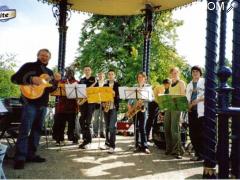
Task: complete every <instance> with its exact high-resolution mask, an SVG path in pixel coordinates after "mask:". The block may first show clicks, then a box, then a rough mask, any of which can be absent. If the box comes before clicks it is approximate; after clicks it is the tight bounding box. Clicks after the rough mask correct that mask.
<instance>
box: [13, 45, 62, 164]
mask: <svg viewBox="0 0 240 180" xmlns="http://www.w3.org/2000/svg"><path fill="white" fill-rule="evenodd" d="M50 58H51V53H50V51H49V50H48V49H40V50H39V51H38V53H37V61H36V62H30V63H26V64H24V65H23V66H22V67H21V68H20V69H19V70H18V71H17V72H16V73H15V74H14V75H13V76H12V77H11V81H12V82H13V83H15V84H19V85H40V84H42V83H43V80H42V79H41V78H40V77H39V76H40V75H42V74H46V76H47V79H48V80H50V79H51V77H53V80H51V81H50V83H52V84H53V86H52V87H48V88H46V89H45V90H44V93H43V95H42V96H41V97H40V98H37V99H29V98H27V97H24V96H23V95H22V96H21V100H22V103H23V110H22V117H21V126H20V129H19V136H18V139H17V143H16V154H15V163H14V169H24V165H25V162H26V161H27V162H45V161H46V159H45V158H42V157H40V156H38V155H36V154H35V153H36V151H37V147H38V145H39V140H40V132H41V128H42V125H43V121H44V118H45V115H46V112H47V106H48V101H49V93H50V92H52V91H54V90H55V89H56V88H57V83H58V81H59V80H60V79H61V75H60V74H58V73H56V74H53V72H52V71H51V70H50V69H49V68H47V65H48V62H49V60H50Z"/></svg>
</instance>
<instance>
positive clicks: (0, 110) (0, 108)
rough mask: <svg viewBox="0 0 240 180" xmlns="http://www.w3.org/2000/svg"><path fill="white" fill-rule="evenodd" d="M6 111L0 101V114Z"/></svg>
mask: <svg viewBox="0 0 240 180" xmlns="http://www.w3.org/2000/svg"><path fill="white" fill-rule="evenodd" d="M6 112H8V110H7V109H6V108H5V106H4V104H3V102H2V101H0V113H6Z"/></svg>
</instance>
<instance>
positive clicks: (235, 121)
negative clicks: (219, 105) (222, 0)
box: [231, 0, 240, 179]
mask: <svg viewBox="0 0 240 180" xmlns="http://www.w3.org/2000/svg"><path fill="white" fill-rule="evenodd" d="M234 3H235V5H236V6H235V7H234V8H233V10H234V12H233V56H232V69H233V75H232V87H233V88H234V90H233V94H232V105H233V106H234V107H240V0H235V1H234ZM231 162H232V175H233V176H235V177H236V178H237V179H239V178H240V118H239V115H234V116H232V149H231Z"/></svg>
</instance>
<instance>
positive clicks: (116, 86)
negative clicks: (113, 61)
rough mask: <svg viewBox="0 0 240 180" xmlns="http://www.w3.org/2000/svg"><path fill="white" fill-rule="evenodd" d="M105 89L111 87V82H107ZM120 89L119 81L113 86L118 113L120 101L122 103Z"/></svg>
mask: <svg viewBox="0 0 240 180" xmlns="http://www.w3.org/2000/svg"><path fill="white" fill-rule="evenodd" d="M104 87H109V81H107V82H106V83H105V84H104ZM118 88H119V84H118V82H117V81H114V85H113V90H114V92H115V96H114V105H115V107H116V110H117V111H118V109H119V101H120V97H119V91H118Z"/></svg>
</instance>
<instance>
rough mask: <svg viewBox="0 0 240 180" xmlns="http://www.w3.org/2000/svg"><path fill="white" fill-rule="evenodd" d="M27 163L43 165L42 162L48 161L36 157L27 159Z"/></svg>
mask: <svg viewBox="0 0 240 180" xmlns="http://www.w3.org/2000/svg"><path fill="white" fill-rule="evenodd" d="M26 162H36V163H42V162H46V159H45V158H42V157H41V156H34V157H31V158H27V159H26Z"/></svg>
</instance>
